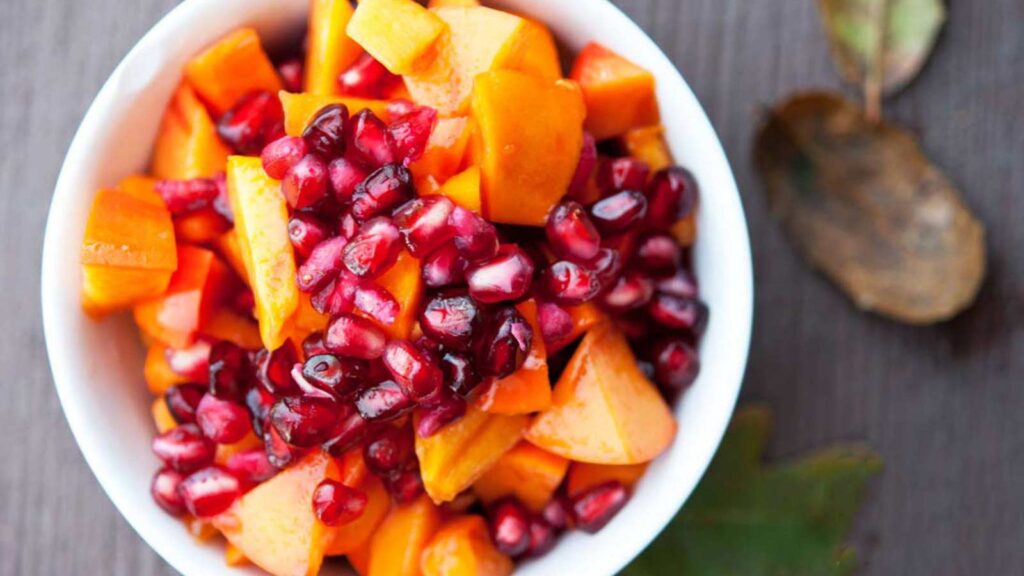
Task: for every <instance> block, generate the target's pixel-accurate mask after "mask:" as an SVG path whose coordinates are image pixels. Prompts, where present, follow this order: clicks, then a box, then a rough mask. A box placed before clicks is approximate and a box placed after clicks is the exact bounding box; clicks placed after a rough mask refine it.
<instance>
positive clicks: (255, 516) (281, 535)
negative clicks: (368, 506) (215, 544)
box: [213, 451, 339, 576]
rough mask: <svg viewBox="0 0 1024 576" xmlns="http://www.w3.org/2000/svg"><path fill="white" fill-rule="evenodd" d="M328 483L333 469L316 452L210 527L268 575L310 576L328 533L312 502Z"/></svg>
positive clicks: (328, 460) (333, 477) (316, 567)
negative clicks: (321, 486)
mask: <svg viewBox="0 0 1024 576" xmlns="http://www.w3.org/2000/svg"><path fill="white" fill-rule="evenodd" d="M328 479H330V480H335V481H337V480H338V479H339V473H338V465H337V464H336V463H335V462H334V459H332V458H331V457H330V456H328V455H327V454H325V453H323V452H321V451H316V452H314V453H312V454H310V455H309V456H306V457H305V458H304V459H303V460H301V461H300V462H299V463H298V464H295V465H294V466H292V467H290V468H288V469H286V470H283V471H281V472H280V473H278V474H277V475H276V476H274V477H273V478H271V479H270V480H267V481H266V482H263V483H262V484H260V485H259V486H256V487H255V488H253V489H252V490H250V491H249V492H248V493H246V495H245V496H243V497H242V498H241V499H239V500H238V501H237V502H236V503H235V504H234V506H232V507H231V508H230V509H229V510H228V511H227V512H224V513H223V514H220V515H219V516H215V517H214V519H213V525H214V526H215V527H216V528H217V529H218V530H220V531H221V532H222V533H223V534H224V537H225V538H227V539H228V542H231V544H232V545H233V546H235V547H236V548H238V549H239V550H240V551H241V552H242V554H244V555H245V557H246V558H248V559H249V560H251V561H252V563H253V564H255V565H257V566H259V567H260V568H262V569H264V570H266V571H267V572H270V573H271V574H274V575H275V576H315V575H316V574H317V573H318V572H319V570H320V565H321V564H322V563H323V559H324V550H325V549H326V547H327V544H328V543H329V542H330V541H331V538H332V537H333V529H331V528H328V527H327V526H325V525H324V524H322V523H321V522H320V521H319V520H317V517H316V514H315V513H314V511H313V506H312V505H311V502H312V501H313V491H314V490H316V487H317V485H318V484H320V482H322V481H324V480H328Z"/></svg>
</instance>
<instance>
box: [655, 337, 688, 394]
mask: <svg viewBox="0 0 1024 576" xmlns="http://www.w3.org/2000/svg"><path fill="white" fill-rule="evenodd" d="M652 358H654V379H655V380H656V381H657V382H658V384H659V385H660V386H661V387H662V389H663V390H666V391H668V392H670V393H678V392H681V391H683V390H685V389H686V388H687V387H689V386H690V384H693V381H694V380H696V379H697V374H698V373H699V372H700V357H699V356H698V355H697V351H696V350H694V349H693V347H692V346H690V345H689V344H688V343H687V342H686V341H685V340H683V339H682V338H678V337H669V338H665V339H663V340H661V341H659V342H658V343H657V344H655V345H654V351H653V354H652Z"/></svg>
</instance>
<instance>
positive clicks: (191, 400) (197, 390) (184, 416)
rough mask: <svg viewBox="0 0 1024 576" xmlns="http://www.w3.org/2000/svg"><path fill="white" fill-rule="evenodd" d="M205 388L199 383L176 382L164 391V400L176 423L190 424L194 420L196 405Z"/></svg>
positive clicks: (204, 392) (201, 397)
mask: <svg viewBox="0 0 1024 576" xmlns="http://www.w3.org/2000/svg"><path fill="white" fill-rule="evenodd" d="M204 394H206V390H205V389H203V387H202V386H200V385H199V384H178V385H177V386H171V387H170V388H168V389H167V391H166V392H164V402H166V403H167V409H168V410H170V411H171V416H174V421H175V422H177V423H178V424H192V423H194V422H195V421H196V407H197V406H199V401H200V400H202V399H203V395H204Z"/></svg>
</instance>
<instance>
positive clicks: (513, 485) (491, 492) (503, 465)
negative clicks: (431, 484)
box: [473, 441, 569, 513]
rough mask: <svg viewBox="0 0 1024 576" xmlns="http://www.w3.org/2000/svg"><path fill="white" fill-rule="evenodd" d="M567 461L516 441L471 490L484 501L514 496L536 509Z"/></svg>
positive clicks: (555, 485)
mask: <svg viewBox="0 0 1024 576" xmlns="http://www.w3.org/2000/svg"><path fill="white" fill-rule="evenodd" d="M568 469H569V461H568V460H566V459H565V458H563V457H561V456H559V455H557V454H552V453H550V452H548V451H546V450H544V449H542V448H538V447H536V446H534V445H533V444H530V443H529V442H525V441H524V442H520V443H519V444H516V445H515V447H514V448H512V449H511V450H509V451H508V452H506V453H505V454H504V455H502V457H501V458H500V459H499V460H498V461H497V462H496V463H495V464H494V466H492V467H491V469H490V470H488V471H487V472H485V473H484V475H483V476H481V477H480V479H479V480H477V481H476V482H475V483H474V484H473V492H476V495H477V496H479V497H480V500H481V501H483V503H484V504H490V503H492V502H495V501H497V500H500V499H502V498H504V497H506V496H515V497H516V498H518V499H519V501H521V502H522V503H523V504H524V505H526V507H527V508H529V509H530V510H532V511H534V512H538V513H539V512H540V511H541V510H543V508H544V506H545V505H546V504H547V503H548V501H549V500H551V496H552V495H553V494H554V493H555V490H557V489H558V485H559V484H561V483H562V479H563V478H565V473H566V471H567V470H568Z"/></svg>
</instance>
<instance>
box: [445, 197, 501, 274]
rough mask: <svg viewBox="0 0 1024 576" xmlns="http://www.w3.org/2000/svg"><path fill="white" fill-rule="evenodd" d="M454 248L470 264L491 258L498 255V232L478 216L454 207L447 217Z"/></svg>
mask: <svg viewBox="0 0 1024 576" xmlns="http://www.w3.org/2000/svg"><path fill="white" fill-rule="evenodd" d="M448 224H449V225H450V226H451V228H452V234H453V235H454V238H455V247H456V248H458V250H459V252H460V253H462V255H463V257H465V258H466V260H468V261H470V262H476V261H478V260H484V259H487V258H491V257H492V256H494V255H495V254H497V253H498V230H497V229H496V228H495V227H494V225H493V224H491V223H490V222H488V221H487V220H484V219H483V218H481V217H480V216H477V215H476V214H474V213H472V212H470V211H469V210H466V209H465V208H463V207H462V206H456V207H455V208H454V209H453V210H452V213H451V216H449V217H448Z"/></svg>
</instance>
